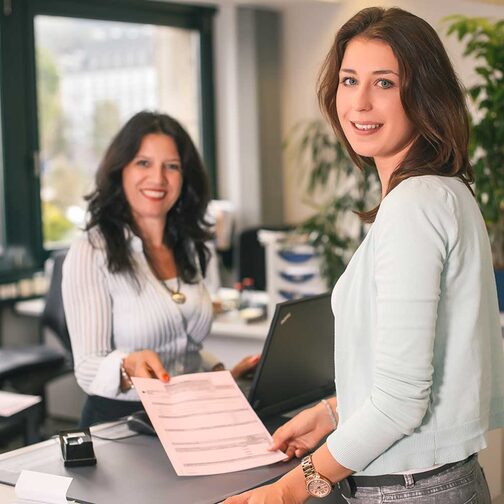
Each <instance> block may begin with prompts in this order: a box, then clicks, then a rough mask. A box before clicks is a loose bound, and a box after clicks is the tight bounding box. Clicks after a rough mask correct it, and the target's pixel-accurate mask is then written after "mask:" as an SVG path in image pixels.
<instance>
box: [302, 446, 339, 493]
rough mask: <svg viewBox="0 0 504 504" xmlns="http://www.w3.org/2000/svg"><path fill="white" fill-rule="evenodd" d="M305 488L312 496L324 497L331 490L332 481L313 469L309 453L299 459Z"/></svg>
mask: <svg viewBox="0 0 504 504" xmlns="http://www.w3.org/2000/svg"><path fill="white" fill-rule="evenodd" d="M301 469H302V470H303V474H304V478H305V484H306V490H307V491H308V493H309V494H310V495H311V496H312V497H319V498H322V497H325V496H327V495H329V494H330V493H331V492H332V489H333V486H332V483H331V482H330V481H329V480H328V479H327V478H326V477H325V476H322V475H321V474H320V473H318V472H317V471H316V470H315V467H314V465H313V462H312V458H311V455H308V456H306V457H304V458H303V460H302V461H301Z"/></svg>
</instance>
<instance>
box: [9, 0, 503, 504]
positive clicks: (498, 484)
mask: <svg viewBox="0 0 504 504" xmlns="http://www.w3.org/2000/svg"><path fill="white" fill-rule="evenodd" d="M156 3H157V2H150V1H149V0H143V1H141V0H138V1H129V0H124V1H123V0H109V1H107V0H102V2H101V3H99V2H96V1H94V0H88V1H86V0H80V1H77V0H75V1H74V0H68V1H67V2H63V1H58V0H26V1H24V0H10V1H8V0H4V1H3V4H2V6H1V7H2V8H3V16H4V18H5V17H6V16H7V17H8V16H12V19H14V21H15V22H14V24H13V23H11V24H10V25H9V26H10V27H6V28H5V30H4V33H0V36H1V37H2V39H1V40H2V48H1V51H2V54H1V69H0V75H1V77H0V79H1V81H0V85H1V93H2V102H1V103H0V107H1V109H2V116H1V117H2V124H1V129H2V139H3V143H2V146H1V152H2V159H3V162H2V167H1V170H0V185H1V186H2V192H1V194H2V195H3V198H2V200H1V201H0V212H1V214H2V216H3V218H2V219H0V250H1V252H0V283H3V284H10V283H12V282H18V280H19V279H22V278H23V276H25V275H27V274H30V275H33V274H37V271H39V270H40V268H41V266H42V264H43V261H44V259H46V258H47V257H48V256H49V254H50V252H51V251H53V250H55V249H58V248H61V247H65V246H68V243H69V240H70V239H71V238H72V236H74V233H76V232H78V228H79V226H82V224H83V222H84V219H85V212H84V209H85V202H84V201H83V199H82V196H83V195H84V194H86V193H87V192H89V190H90V189H91V188H92V182H93V174H94V171H95V169H96V168H97V164H98V161H99V157H100V155H101V153H102V152H103V150H104V148H105V147H106V145H107V143H108V141H109V140H110V138H111V136H112V135H113V133H114V132H115V131H116V130H117V129H118V128H119V127H120V125H121V124H122V123H124V121H125V120H126V119H127V118H128V117H130V116H131V115H132V114H133V113H135V112H137V111H139V110H141V109H145V108H147V109H160V110H161V111H163V112H167V113H169V114H171V115H173V116H174V117H176V118H179V119H180V120H181V122H182V123H183V124H184V125H185V126H186V127H187V128H188V130H189V132H190V133H191V135H192V137H193V138H194V139H195V141H196V143H197V145H198V147H199V148H200V150H201V152H202V154H203V157H204V159H205V162H206V164H207V166H208V168H209V171H210V176H211V180H212V185H213V191H214V196H215V198H216V199H219V200H224V201H227V202H230V203H231V206H232V208H233V226H234V232H233V233H234V234H233V240H232V244H234V245H235V246H236V242H237V239H238V237H239V235H240V232H241V231H243V230H245V229H249V228H256V227H257V228H259V227H261V226H266V227H271V226H273V227H281V226H289V225H295V224H297V223H299V222H300V221H302V220H303V219H305V218H306V217H307V216H309V215H310V214H311V213H312V212H313V209H312V208H311V207H310V206H309V205H307V204H305V201H306V190H305V185H304V179H303V173H302V168H303V166H302V163H300V162H299V159H298V157H297V156H296V154H295V153H293V151H292V150H290V149H288V148H286V147H285V142H286V140H288V139H289V138H291V136H292V134H293V131H294V129H295V128H296V127H297V125H299V124H300V123H306V122H307V121H312V120H316V119H321V113H320V111H319V107H318V102H317V98H316V93H315V89H316V81H317V75H318V71H319V69H320V67H321V64H322V62H323V60H324V57H325V55H326V53H327V51H328V49H329V47H330V45H331V43H332V40H333V37H334V35H335V33H336V30H337V29H338V28H339V27H340V26H341V24H342V23H343V22H344V21H345V20H347V19H348V18H349V17H350V16H351V15H352V14H354V13H355V12H357V11H358V10H360V9H362V8H364V7H368V6H377V5H379V6H383V7H392V6H397V7H401V8H403V9H405V10H408V11H411V12H413V13H415V14H417V15H419V16H420V17H422V18H424V19H426V20H427V21H428V22H429V23H430V24H431V25H432V26H433V27H434V28H435V29H436V30H437V31H438V33H439V35H440V36H441V39H442V40H443V42H444V44H445V47H446V48H447V50H448V53H449V55H450V57H451V59H452V61H453V63H454V66H455V69H456V71H457V73H458V75H459V77H460V79H461V81H462V82H463V84H464V85H465V86H466V87H469V86H471V85H472V84H474V83H475V82H476V81H477V79H478V76H477V75H476V73H475V71H474V68H475V65H476V62H475V61H474V59H471V58H470V57H464V56H463V52H464V46H463V44H462V43H461V42H459V41H458V40H457V39H456V37H455V36H448V35H447V33H446V32H447V24H446V21H444V19H445V18H446V16H449V15H453V14H462V15H466V16H478V17H488V18H491V19H494V20H497V19H504V0H443V1H442V2H440V1H438V0H422V1H415V0H390V1H385V0H374V1H371V0H334V1H331V0H324V1H322V0H207V1H205V2H193V1H191V0H178V2H177V3H176V5H174V6H173V11H172V12H171V13H167V14H166V17H165V18H157V20H156V14H155V13H153V12H154V11H152V10H151V7H153V6H154V5H155V4H156ZM164 3H165V4H167V5H170V4H172V3H171V2H164ZM141 4H145V9H144V12H143V13H142V6H141ZM178 6H181V8H180V9H179V8H178ZM122 8H124V12H122V11H121V9H122ZM10 9H11V11H10ZM138 13H140V14H138ZM30 16H32V17H31V18H30ZM89 18H91V19H89ZM26 19H32V21H33V28H32V29H30V28H27V26H26V25H25V24H23V23H25V20H26ZM15 23H19V24H18V25H15ZM158 23H160V24H162V25H163V26H156V25H157V24H158ZM9 30H11V31H9ZM12 30H15V31H12ZM14 33H15V35H14ZM16 55H17V56H16ZM23 58H26V59H23ZM328 190H329V191H330V190H331V189H330V188H329V189H328ZM349 225H350V226H351V225H352V224H349ZM234 259H235V260H234V263H233V265H232V267H231V269H226V268H224V267H221V272H222V279H221V281H222V283H223V284H224V285H229V286H232V283H233V281H234V280H236V279H237V271H236V267H237V265H236V257H235V258H234ZM233 268H234V269H233ZM0 288H1V286H0ZM1 315H2V316H1V319H0V322H1V327H0V331H1V338H2V339H1V345H3V346H5V347H8V346H23V345H29V344H33V343H34V342H36V341H38V338H39V329H40V328H39V320H38V319H37V318H36V317H27V316H23V315H20V314H19V313H16V312H15V310H13V308H12V306H11V305H5V306H4V307H3V308H2V310H1ZM48 337H49V338H50V335H49V336H48ZM82 398H83V395H82V393H81V392H80V390H79V389H78V387H77V385H76V384H75V381H74V379H73V377H72V375H66V376H65V377H62V378H61V379H59V380H54V381H53V382H51V384H50V385H49V386H48V395H47V399H48V402H47V407H48V412H49V415H50V416H52V417H55V418H62V419H65V420H67V421H69V422H72V421H74V420H75V419H77V418H78V415H79V412H80V406H81V404H82ZM489 445H490V448H489V451H491V453H489V454H487V455H485V456H486V457H487V459H486V460H485V462H486V465H485V470H486V471H487V476H488V478H489V481H490V485H491V490H492V495H493V497H495V498H496V499H499V498H501V499H502V494H503V486H504V463H503V459H504V455H503V452H504V436H503V435H502V432H494V433H491V434H490V436H489ZM11 447H12V445H10V444H8V443H7V444H4V448H2V447H0V450H2V449H8V448H11ZM499 496H501V497H499ZM496 502H504V500H496Z"/></svg>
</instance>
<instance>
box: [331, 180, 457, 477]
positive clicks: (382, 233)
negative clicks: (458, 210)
mask: <svg viewBox="0 0 504 504" xmlns="http://www.w3.org/2000/svg"><path fill="white" fill-rule="evenodd" d="M410 180H411V179H410ZM410 180H407V181H405V182H402V183H401V184H399V186H398V187H396V188H395V189H394V190H393V191H391V193H389V195H387V196H386V198H385V199H384V200H383V202H382V204H381V207H380V210H379V212H378V215H377V218H376V221H375V223H374V225H373V230H372V231H373V235H372V239H373V255H374V266H373V270H374V284H375V287H376V320H377V322H376V327H375V328H374V331H375V340H374V345H375V347H374V352H373V355H374V362H373V367H374V368H373V382H372V387H371V392H370V394H369V396H368V397H367V398H366V399H365V401H364V402H363V403H362V404H361V406H360V407H359V408H357V409H356V410H355V411H354V412H353V414H352V415H351V416H350V417H349V418H348V419H346V421H344V423H343V424H341V425H340V426H339V427H338V429H337V430H336V431H334V432H333V433H332V434H331V435H330V436H329V438H328V440H327V445H328V448H329V450H330V452H331V454H332V455H333V456H334V458H335V459H336V460H337V461H338V462H339V463H341V464H342V465H343V466H345V467H347V468H349V469H352V470H354V471H361V470H363V469H364V468H365V467H366V466H367V465H368V464H369V463H370V462H372V461H373V460H374V459H375V458H376V457H378V456H379V455H380V454H382V453H383V452H384V451H386V450H387V449H388V448H389V447H391V446H392V445H393V444H394V443H395V442H396V441H398V440H399V439H401V438H402V437H403V436H406V435H410V434H412V433H413V431H414V430H415V428H417V427H418V426H420V425H421V423H422V419H423V418H424V416H425V414H426V412H427V410H428V407H429V401H430V391H431V385H432V376H433V347H434V339H435V334H436V321H437V311H438V302H439V298H440V292H441V282H442V276H443V268H444V264H445V261H446V258H447V257H448V255H449V253H450V249H451V247H452V246H453V244H454V242H455V240H456V236H457V221H456V218H455V215H454V212H455V210H454V200H453V198H452V197H451V194H450V193H449V192H447V191H445V190H443V189H442V188H437V187H433V186H432V185H430V186H428V185H426V184H425V183H424V182H422V181H421V177H419V178H417V180H415V181H414V182H412V183H410ZM342 294H343V295H344V293H342ZM339 316H342V317H344V316H345V314H344V313H342V314H339ZM361 316H362V317H369V314H366V313H361ZM336 338H338V335H337V334H336Z"/></svg>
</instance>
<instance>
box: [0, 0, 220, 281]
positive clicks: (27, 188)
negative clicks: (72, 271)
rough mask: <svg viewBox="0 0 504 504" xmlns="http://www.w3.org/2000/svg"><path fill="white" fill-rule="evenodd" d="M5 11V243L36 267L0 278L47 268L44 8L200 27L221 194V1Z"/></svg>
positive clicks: (132, 1)
mask: <svg viewBox="0 0 504 504" xmlns="http://www.w3.org/2000/svg"><path fill="white" fill-rule="evenodd" d="M11 2H12V3H11V7H12V9H11V11H10V12H9V11H8V9H7V11H6V8H7V7H8V4H7V3H6V2H4V3H3V12H2V16H1V18H0V100H1V102H0V105H1V106H0V117H1V124H2V128H1V140H2V149H1V150H0V154H2V161H3V169H2V172H3V174H2V175H3V183H4V185H3V193H2V195H3V205H4V209H5V211H4V219H3V230H4V238H5V245H6V247H8V246H15V245H18V246H22V247H24V248H26V249H27V251H28V253H29V254H30V256H31V258H32V259H33V267H30V268H24V269H23V270H21V269H19V270H16V271H12V270H11V271H6V270H0V282H1V281H6V280H8V281H11V280H12V279H15V278H20V277H22V276H26V275H27V274H29V273H30V272H33V271H36V270H38V269H40V268H41V267H42V265H43V262H44V261H45V259H46V258H47V257H48V255H49V254H50V252H51V250H46V249H44V246H43V233H42V212H41V200H40V177H39V175H40V174H39V166H38V152H39V145H38V139H39V135H38V109H37V89H36V61H35V34H34V18H35V16H37V15H48V16H62V17H74V18H84V19H96V20H104V21H120V22H130V23H145V24H156V25H164V26H172V27H176V28H186V29H192V30H197V31H198V32H199V34H200V71H199V75H200V82H199V86H200V89H201V105H200V111H201V126H200V127H201V138H202V150H203V152H202V157H203V159H204V161H205V165H206V167H207V170H208V173H209V177H210V182H211V186H212V189H213V194H214V196H216V181H217V174H216V147H215V141H216V140H215V139H216V135H215V105H214V75H213V49H212V48H213V16H214V14H215V12H216V8H214V7H201V6H194V5H180V4H173V3H168V2H162V1H153V0H107V2H103V0H86V2H82V0H11Z"/></svg>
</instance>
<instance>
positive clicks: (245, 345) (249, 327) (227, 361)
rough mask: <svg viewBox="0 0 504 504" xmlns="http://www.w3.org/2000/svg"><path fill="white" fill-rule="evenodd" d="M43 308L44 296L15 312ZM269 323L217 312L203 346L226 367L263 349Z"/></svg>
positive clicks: (36, 312) (22, 304) (28, 313)
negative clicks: (249, 320)
mask: <svg viewBox="0 0 504 504" xmlns="http://www.w3.org/2000/svg"><path fill="white" fill-rule="evenodd" d="M43 309H44V300H43V299H33V300H30V301H22V302H20V303H17V304H16V306H15V310H16V313H18V314H19V315H24V316H27V317H40V315H41V313H42V311H43ZM269 326H270V321H269V320H268V321H267V320H263V321H261V322H254V323H251V324H247V323H245V322H244V321H243V320H240V319H238V318H237V317H234V318H233V317H230V316H228V315H218V316H217V317H216V318H215V320H214V322H213V324H212V329H211V331H210V334H209V335H208V337H207V338H206V339H205V343H204V346H205V349H206V350H208V351H209V352H212V353H213V354H214V355H216V356H217V357H219V359H221V360H222V363H223V364H224V365H225V366H226V367H227V368H232V367H233V366H234V365H235V364H236V363H237V362H239V361H240V359H242V357H244V356H246V355H254V354H259V353H261V352H262V348H263V346H264V341H265V340H266V336H267V335H268V329H269Z"/></svg>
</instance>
